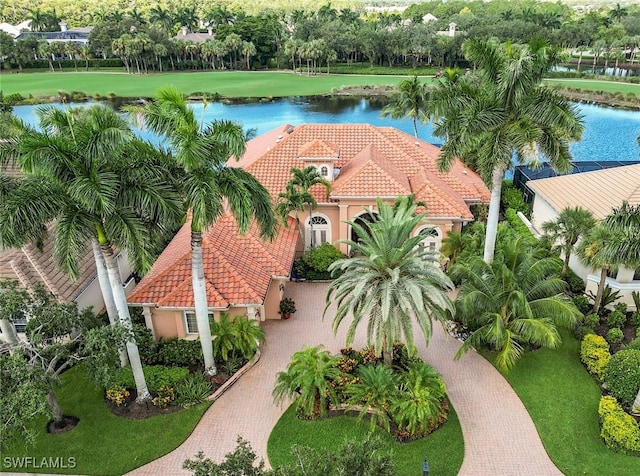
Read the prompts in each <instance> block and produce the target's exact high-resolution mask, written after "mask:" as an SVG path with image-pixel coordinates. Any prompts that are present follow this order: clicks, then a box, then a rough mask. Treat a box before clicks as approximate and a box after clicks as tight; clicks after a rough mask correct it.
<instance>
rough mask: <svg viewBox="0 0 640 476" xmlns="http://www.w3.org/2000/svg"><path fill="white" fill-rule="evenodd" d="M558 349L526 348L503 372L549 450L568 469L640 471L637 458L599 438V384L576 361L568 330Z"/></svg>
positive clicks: (614, 473)
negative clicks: (625, 453) (613, 449)
mask: <svg viewBox="0 0 640 476" xmlns="http://www.w3.org/2000/svg"><path fill="white" fill-rule="evenodd" d="M562 338H563V340H564V343H563V345H562V346H561V347H560V348H559V349H555V350H550V349H541V350H538V351H536V352H532V353H529V354H526V355H525V356H524V357H523V358H522V359H520V360H519V361H518V363H517V364H516V366H515V368H514V369H513V370H512V371H511V372H510V373H508V374H506V375H505V377H506V378H507V380H508V381H509V383H511V386H512V387H513V388H514V389H515V391H516V392H517V393H518V395H519V396H520V398H521V400H522V402H523V403H524V405H525V406H526V407H527V410H528V411H529V414H530V415H531V418H532V419H533V421H534V422H535V424H536V427H537V428H538V433H540V437H541V438H542V441H543V443H544V446H545V448H546V449H547V453H549V456H550V457H551V459H552V460H553V461H554V463H555V464H556V465H557V466H558V468H560V470H561V471H562V472H563V473H564V474H566V475H568V476H571V475H594V476H607V475H611V476H620V475H631V474H640V458H637V457H633V456H626V455H623V454H619V453H615V452H613V451H611V450H609V449H608V448H607V447H606V446H605V445H604V443H603V442H602V439H601V438H600V428H599V425H598V402H599V401H600V396H601V394H600V389H599V388H598V385H597V384H596V382H595V381H594V380H593V379H592V378H591V376H590V375H589V374H588V373H587V371H586V370H585V369H584V367H583V366H582V364H581V363H580V358H579V345H580V343H579V342H578V341H577V340H576V339H575V338H574V337H573V336H572V335H570V334H569V333H567V332H565V333H563V336H562Z"/></svg>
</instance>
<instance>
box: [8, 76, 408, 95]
mask: <svg viewBox="0 0 640 476" xmlns="http://www.w3.org/2000/svg"><path fill="white" fill-rule="evenodd" d="M402 79H403V77H401V76H395V77H390V76H358V75H330V76H326V75H323V76H306V75H303V74H294V73H288V72H234V71H225V72H195V73H163V74H148V75H129V74H126V73H115V72H107V73H100V72H88V73H84V72H80V73H75V72H68V73H60V72H59V73H50V72H49V73H33V74H3V75H2V77H1V79H0V81H1V83H2V90H3V93H4V94H5V95H8V94H12V93H20V94H22V95H23V96H29V94H32V95H33V96H36V97H40V96H53V95H55V94H57V93H58V91H65V92H71V91H80V92H84V93H86V94H88V95H90V96H93V95H94V94H96V93H98V94H101V95H107V94H109V93H115V94H116V95H117V96H121V97H151V96H154V95H155V92H156V91H157V90H158V89H159V88H161V87H163V86H168V85H174V86H176V87H177V88H178V89H180V90H181V91H182V92H184V93H186V94H191V93H195V92H208V93H218V94H220V95H222V96H228V97H286V96H314V95H320V94H326V93H329V92H331V90H332V89H334V88H335V89H337V88H340V87H342V86H354V85H356V86H362V85H395V84H398V83H399V82H400V81H402Z"/></svg>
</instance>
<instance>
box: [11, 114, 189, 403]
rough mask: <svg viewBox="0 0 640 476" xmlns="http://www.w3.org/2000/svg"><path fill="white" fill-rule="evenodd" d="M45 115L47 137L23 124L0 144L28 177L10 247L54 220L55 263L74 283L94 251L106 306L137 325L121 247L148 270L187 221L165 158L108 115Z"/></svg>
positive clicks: (17, 200) (21, 186)
mask: <svg viewBox="0 0 640 476" xmlns="http://www.w3.org/2000/svg"><path fill="white" fill-rule="evenodd" d="M39 115H40V125H41V127H42V130H36V129H33V128H30V127H28V126H26V125H24V124H22V125H21V127H20V133H19V134H16V135H14V136H12V137H10V138H9V139H8V140H6V141H4V142H3V143H2V144H0V159H1V160H2V162H3V163H4V164H7V163H9V162H11V161H17V163H18V164H19V165H20V167H21V169H22V171H23V172H24V173H25V174H26V175H25V176H24V177H23V178H21V179H19V180H17V181H16V183H15V187H14V189H13V190H12V191H11V192H10V194H9V197H8V199H7V200H4V201H3V204H2V207H0V223H1V224H0V236H2V241H3V242H4V243H6V244H7V243H8V244H9V245H11V246H21V245H23V244H24V243H26V242H29V241H35V242H38V241H41V240H42V238H43V236H44V233H45V232H46V228H45V225H46V224H49V223H53V222H55V245H54V256H55V257H56V259H57V261H58V262H59V263H60V264H61V265H62V267H63V268H64V269H65V270H66V271H67V272H68V273H69V274H70V275H71V276H72V277H75V276H77V275H78V261H79V259H80V258H81V257H82V256H83V255H85V254H86V253H87V252H88V250H89V248H90V247H92V249H93V251H94V256H95V258H96V266H97V268H98V276H99V280H100V284H101V286H102V290H103V294H104V296H105V301H106V302H107V309H108V310H109V311H110V312H113V311H114V309H116V310H117V314H116V315H117V317H113V316H111V319H112V320H113V321H117V322H119V323H120V324H122V325H124V326H125V327H128V328H131V318H130V315H129V309H128V307H127V304H126V296H125V294H124V288H123V286H122V279H121V277H120V272H119V269H118V264H117V262H116V257H115V251H114V250H115V248H116V247H117V248H118V249H123V250H126V251H127V255H128V257H129V258H130V260H131V261H132V263H133V264H134V267H135V268H136V269H137V270H139V271H142V272H144V271H145V270H146V269H148V268H149V267H150V265H151V259H152V257H151V251H150V250H151V248H152V239H153V237H154V236H156V235H157V234H158V233H159V232H158V230H163V229H164V228H165V227H166V226H169V227H171V226H172V225H175V224H176V222H177V219H178V218H179V217H180V215H181V207H180V205H181V204H180V200H179V195H178V194H177V193H176V191H175V189H174V188H173V187H172V185H171V184H169V183H168V182H167V177H171V174H172V171H171V170H170V168H169V166H168V163H167V161H166V157H165V156H164V155H163V154H161V153H158V152H157V151H156V150H155V149H154V148H153V147H152V146H151V145H149V144H147V143H144V142H142V141H140V140H137V139H135V137H134V136H133V134H132V132H131V130H130V128H129V127H128V126H127V124H126V122H124V121H123V120H122V118H120V117H119V116H118V114H116V113H115V112H114V111H113V110H112V109H110V108H106V107H101V106H93V107H91V108H88V109H86V110H83V111H79V110H76V111H66V112H65V111H61V110H59V109H56V108H53V107H44V108H41V109H40V111H39ZM164 231H166V230H164ZM101 258H102V259H101ZM103 262H104V267H103V264H102V263H103ZM105 268H106V276H107V277H106V279H105V276H104V270H105ZM106 282H108V283H109V285H108V286H107V285H106ZM109 296H113V303H109ZM126 349H127V353H128V356H129V360H130V362H131V366H132V370H133V373H134V377H135V381H136V387H137V391H138V400H139V401H143V400H145V399H148V398H149V392H148V390H147V387H146V383H145V381H144V374H143V373H142V365H141V363H140V357H139V353H138V348H137V346H136V344H135V340H134V339H133V338H131V339H130V340H129V341H128V342H127V343H126Z"/></svg>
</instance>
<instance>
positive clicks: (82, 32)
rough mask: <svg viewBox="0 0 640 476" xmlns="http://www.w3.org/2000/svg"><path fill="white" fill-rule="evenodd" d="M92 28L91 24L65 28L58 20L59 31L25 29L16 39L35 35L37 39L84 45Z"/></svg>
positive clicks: (87, 41) (64, 24)
mask: <svg viewBox="0 0 640 476" xmlns="http://www.w3.org/2000/svg"><path fill="white" fill-rule="evenodd" d="M91 30H93V27H92V26H86V27H77V28H72V29H67V24H66V23H65V22H60V31H26V32H23V33H20V34H19V35H18V36H16V38H15V39H16V40H20V39H23V38H27V37H29V36H30V37H35V38H37V39H38V40H47V42H48V43H57V42H61V43H68V42H73V43H78V44H81V45H86V44H88V43H89V34H90V33H91Z"/></svg>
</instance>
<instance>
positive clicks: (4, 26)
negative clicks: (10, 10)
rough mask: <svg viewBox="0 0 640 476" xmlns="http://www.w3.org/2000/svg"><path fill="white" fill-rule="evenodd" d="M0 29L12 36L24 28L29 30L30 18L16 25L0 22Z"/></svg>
mask: <svg viewBox="0 0 640 476" xmlns="http://www.w3.org/2000/svg"><path fill="white" fill-rule="evenodd" d="M0 30H1V31H4V32H5V33H8V34H9V35H11V36H13V37H14V38H15V37H16V36H18V35H19V34H20V33H21V32H23V31H25V30H31V20H25V21H23V22H21V23H18V24H17V25H11V24H10V23H6V22H2V23H0Z"/></svg>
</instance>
